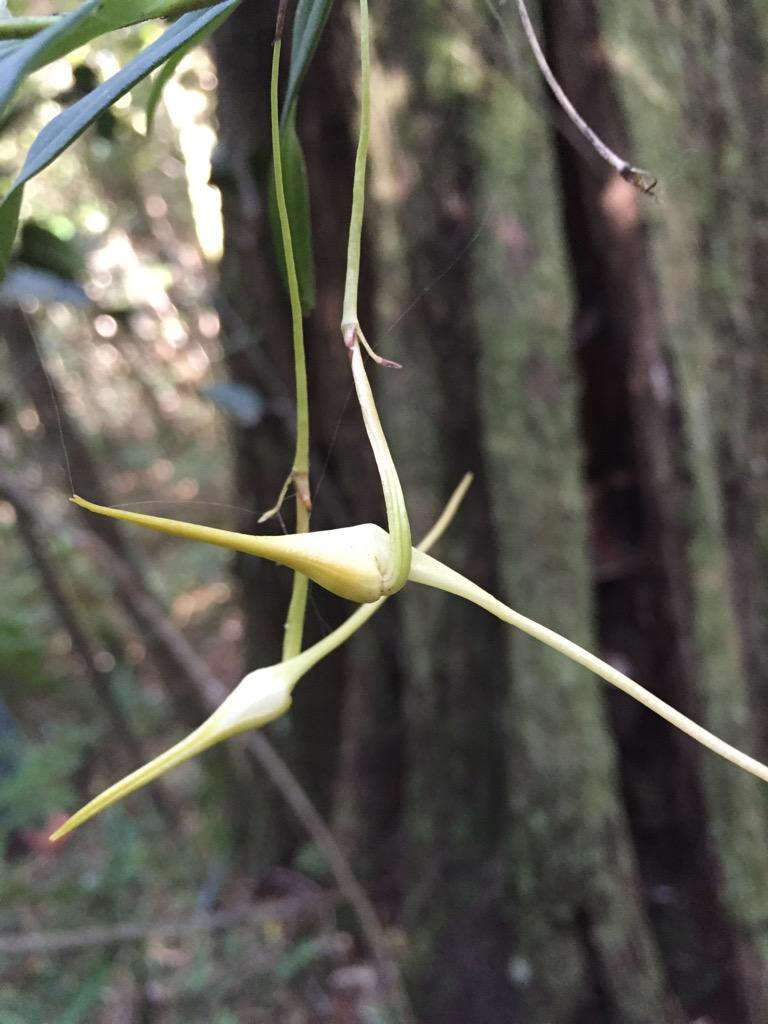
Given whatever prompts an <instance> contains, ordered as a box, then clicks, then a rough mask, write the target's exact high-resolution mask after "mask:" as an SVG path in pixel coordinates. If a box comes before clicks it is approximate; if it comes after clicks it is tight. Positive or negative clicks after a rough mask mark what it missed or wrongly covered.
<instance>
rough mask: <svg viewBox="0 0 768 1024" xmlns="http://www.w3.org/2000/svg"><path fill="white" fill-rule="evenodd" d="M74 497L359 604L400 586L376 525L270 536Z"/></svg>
mask: <svg viewBox="0 0 768 1024" xmlns="http://www.w3.org/2000/svg"><path fill="white" fill-rule="evenodd" d="M71 500H72V501H73V502H74V503H75V504H76V505H80V506H81V508H86V509H89V510H90V511H91V512H97V513H98V514H99V515H104V516H110V517H111V518H112V519H124V520H126V521H127V522H129V523H136V524H137V525H139V526H146V527H149V528H150V529H152V530H159V531H160V532H161V533H169V534H171V535H173V536H175V537H183V538H186V539H187V540H199V541H203V542H205V543H207V544H217V545H218V546H219V547H225V548H231V549H232V550H234V551H243V552H245V553H246V554H249V555H258V556H260V557H261V558H269V559H271V560H272V561H273V562H277V563H278V564H279V565H285V566H288V568H289V569H295V570H296V571H297V572H300V573H303V574H304V575H305V576H308V577H309V578H310V579H311V580H313V581H314V582H315V583H319V584H320V586H321V587H325V589H326V590H330V591H331V593H332V594H338V596H339V597H344V598H347V599H348V600H349V601H356V602H357V603H358V604H367V603H368V602H369V601H378V599H379V598H380V597H382V596H383V595H384V594H389V593H390V592H391V591H392V590H396V589H399V587H398V586H394V587H392V586H390V585H389V584H388V581H391V580H392V572H391V568H390V567H391V562H392V549H391V545H390V541H389V536H388V535H387V533H386V532H385V531H384V530H382V528H381V527H380V526H375V525H374V524H373V523H363V524H361V525H360V526H346V527H343V528H341V529H338V530H318V531H316V532H314V533H290V534H287V535H285V536H282V537H269V536H266V537H265V536H255V535H253V534H249V533H234V532H232V531H230V530H217V529H214V528H213V527H210V526H198V525H197V524H195V523H182V522H179V521H178V520H176V519H164V518H162V517H161V516H147V515H142V514H141V513H139V512H129V511H128V510H127V509H121V508H106V507H104V506H103V505H94V504H93V502H90V501H85V500H84V499H83V498H78V497H73V498H72V499H71Z"/></svg>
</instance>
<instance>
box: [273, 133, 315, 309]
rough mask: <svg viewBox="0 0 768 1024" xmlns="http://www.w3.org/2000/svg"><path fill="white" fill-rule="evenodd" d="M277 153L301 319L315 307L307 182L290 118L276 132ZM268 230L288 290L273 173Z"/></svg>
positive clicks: (301, 155)
mask: <svg viewBox="0 0 768 1024" xmlns="http://www.w3.org/2000/svg"><path fill="white" fill-rule="evenodd" d="M280 153H281V155H282V158H283V185H284V187H285V205H286V207H287V209H288V223H289V224H290V228H291V240H292V242H293V259H294V262H295V264H296V277H297V278H298V281H299V295H300V297H301V311H302V313H303V314H304V316H307V315H308V314H309V313H311V312H312V309H313V308H314V305H315V261H314V255H313V250H312V218H311V214H310V207H309V182H308V179H307V165H306V163H305V161H304V153H303V151H302V148H301V142H300V141H299V136H298V134H297V132H296V121H295V118H294V117H291V119H290V120H289V122H288V124H287V125H286V126H285V128H283V129H282V131H281V132H280ZM268 211H269V226H270V228H271V230H272V240H273V243H274V246H275V259H276V260H277V266H278V269H279V271H280V276H281V277H282V279H283V284H284V285H285V286H286V289H287V287H288V277H287V274H286V270H285V254H284V252H283V236H282V232H281V231H280V216H279V214H278V211H277V198H276V196H275V178H274V170H273V172H272V175H271V176H270V179H269V202H268Z"/></svg>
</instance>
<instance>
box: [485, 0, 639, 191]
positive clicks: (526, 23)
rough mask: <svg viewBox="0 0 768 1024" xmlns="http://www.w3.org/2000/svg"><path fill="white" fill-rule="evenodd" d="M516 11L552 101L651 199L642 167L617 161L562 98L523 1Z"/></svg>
mask: <svg viewBox="0 0 768 1024" xmlns="http://www.w3.org/2000/svg"><path fill="white" fill-rule="evenodd" d="M488 2H489V7H490V9H491V11H492V13H493V15H494V17H495V18H496V19H497V20H498V21H500V20H501V18H500V15H499V13H498V11H497V10H496V9H495V8H494V6H493V5H492V3H491V2H490V0H488ZM517 9H518V12H519V14H520V20H521V21H522V23H523V30H524V31H525V35H526V38H527V39H528V44H529V46H530V47H531V51H532V53H533V56H534V57H535V58H536V63H537V64H538V65H539V69H540V71H541V73H542V75H543V76H544V78H545V79H546V82H547V85H548V86H549V87H550V89H551V90H552V92H553V94H554V96H555V99H556V100H557V102H558V103H559V104H560V106H561V107H562V108H563V110H564V111H565V113H566V115H567V116H568V118H569V120H570V121H571V123H572V124H573V125H574V126H575V127H576V128H577V130H578V131H579V132H580V133H581V135H582V136H583V137H584V138H585V139H586V140H587V142H588V143H589V144H590V145H591V146H592V148H593V149H594V150H595V152H596V153H597V154H598V155H599V156H601V157H602V158H603V160H605V161H606V163H608V164H610V165H611V167H613V169H614V170H615V171H616V172H617V173H618V174H620V175H621V176H622V178H624V179H625V181H628V182H629V183H630V184H631V185H634V186H635V188H638V189H639V190H640V191H641V192H645V193H647V194H648V195H653V190H654V188H655V187H656V183H657V179H656V178H655V177H654V176H653V175H652V174H651V173H650V172H649V171H644V170H643V169H642V168H641V167H633V166H632V165H631V164H630V163H628V162H627V161H626V160H624V159H623V158H622V157H620V156H619V155H618V153H614V151H613V150H612V149H611V148H610V147H609V146H607V145H606V144H605V143H604V142H603V140H602V139H601V138H600V136H599V135H598V134H597V132H595V131H594V130H593V129H592V128H590V126H589V125H588V124H587V122H586V121H585V120H584V118H583V117H582V116H581V114H580V113H579V112H578V110H577V109H576V108H575V107H574V105H573V104H572V103H571V101H570V100H569V99H568V97H567V95H566V94H565V90H564V89H563V87H562V86H561V85H560V83H559V82H558V80H557V79H556V78H555V75H554V72H553V71H552V68H551V67H550V66H549V63H548V61H547V58H546V57H545V56H544V51H543V50H542V48H541V44H540V43H539V40H538V39H537V37H536V32H535V30H534V28H533V24H532V22H531V18H530V15H529V14H528V9H527V7H526V6H525V0H517Z"/></svg>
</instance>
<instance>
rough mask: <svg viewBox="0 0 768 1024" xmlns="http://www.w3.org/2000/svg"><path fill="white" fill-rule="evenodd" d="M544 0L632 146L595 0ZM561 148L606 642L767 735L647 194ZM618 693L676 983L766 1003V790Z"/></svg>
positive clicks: (594, 99)
mask: <svg viewBox="0 0 768 1024" xmlns="http://www.w3.org/2000/svg"><path fill="white" fill-rule="evenodd" d="M543 12H544V25H545V34H546V38H547V43H548V48H549V51H550V53H551V57H552V62H553V65H554V68H555V72H556V74H557V75H558V76H559V78H560V80H561V83H562V84H563V86H564V87H565V90H566V92H567V93H568V95H569V96H570V97H571V99H572V100H573V102H574V103H575V105H576V107H577V109H579V110H580V111H581V113H582V114H583V115H584V116H585V117H586V119H587V120H588V121H589V123H590V124H591V125H592V126H593V127H594V128H595V129H596V131H597V132H598V133H599V134H600V135H602V136H603V137H605V138H606V139H607V141H608V143H609V145H611V146H613V147H614V148H616V149H617V150H618V151H620V152H622V153H626V152H628V151H629V148H630V142H629V138H628V131H627V127H626V123H625V119H624V115H623V111H622V109H621V107H620V105H619V102H618V99H617V96H616V93H615V89H614V86H613V82H612V78H611V73H610V69H609V67H608V64H607V61H606V59H605V55H604V52H603V49H602V46H601V40H600V36H599V29H598V22H597V11H596V8H595V5H594V4H593V3H591V2H582V0H579V2H576V0H548V2H547V3H546V4H544V7H543ZM557 153H558V162H559V168H560V179H561V183H562V192H563V197H564V200H563V216H564V223H565V231H566V237H567V240H568V245H569V248H570V252H571V261H572V273H573V279H574V285H575V289H576V298H577V311H576V316H575V320H574V328H573V334H574V344H575V345H576V346H577V357H578V362H579V370H580V377H581V388H582V399H581V422H582V432H583V437H584V443H585V448H586V458H587V466H586V468H587V475H588V480H589V485H590V491H591V503H590V507H591V522H590V531H591V534H592V538H593V545H594V553H593V557H594V576H593V578H594V586H595V594H596V601H597V614H598V627H599V633H600V641H601V646H602V647H603V650H604V651H605V652H606V653H607V654H608V655H609V657H611V658H613V659H616V658H620V659H621V660H623V661H624V662H625V663H626V664H627V665H628V666H629V669H630V674H632V675H634V676H636V677H637V678H640V679H645V680H647V681H648V682H649V683H650V684H651V685H652V686H653V687H654V689H656V690H657V691H658V692H660V693H661V694H662V695H663V696H664V697H665V699H668V700H669V701H670V702H671V703H673V704H675V705H676V706H678V707H680V708H681V709H682V710H684V711H687V712H688V713H690V714H691V715H692V716H693V717H694V718H698V719H699V720H701V721H703V722H704V724H706V725H707V726H708V727H709V728H711V729H713V731H715V732H717V733H718V734H720V735H723V736H725V737H726V738H728V739H730V740H731V742H734V743H736V744H737V745H740V746H743V747H745V748H747V749H754V746H755V744H754V741H753V739H752V734H751V729H750V726H749V722H748V715H747V706H746V691H745V685H744V678H743V675H742V674H741V670H740V664H739V655H738V650H737V648H736V645H735V642H734V630H733V608H732V603H731V596H730V595H729V593H728V591H727V586H726V585H725V584H726V580H727V575H726V572H727V552H726V551H724V550H723V539H724V538H723V536H722V532H721V523H722V518H723V511H722V510H721V508H720V506H719V502H718V499H717V495H716V493H713V491H712V486H711V484H712V478H713V467H712V465H711V464H710V463H709V462H708V458H707V453H706V451H705V450H704V451H702V449H701V445H699V444H697V443H696V442H695V441H694V442H693V443H692V441H691V438H690V431H691V429H692V428H691V424H692V423H694V424H695V423H697V420H696V419H694V418H693V413H692V412H691V406H690V404H689V401H690V397H689V394H686V393H684V392H683V390H682V385H681V379H686V380H689V379H690V365H688V366H684V367H683V368H682V369H681V368H680V366H679V364H678V362H677V360H676V359H675V357H674V355H673V353H672V352H671V351H670V348H669V344H668V340H667V336H666V330H665V323H664V319H663V313H662V310H661V297H660V293H659V289H658V287H657V284H656V278H655V268H654V266H653V263H652V258H651V254H650V250H649V245H648V238H647V232H646V229H645V226H644V224H643V220H642V211H641V210H640V209H639V208H638V202H639V201H640V199H639V197H638V194H637V193H636V192H634V191H632V189H631V187H630V186H628V185H627V184H626V183H625V182H623V181H622V180H621V179H618V178H616V177H615V175H613V174H612V172H609V171H608V170H604V169H602V168H598V167H596V166H594V167H593V166H590V163H589V162H588V161H586V160H584V159H583V157H582V156H580V155H579V154H578V153H576V152H574V150H573V149H572V148H571V146H570V145H569V144H568V143H566V142H564V141H563V140H562V139H560V140H558V142H557ZM611 706H612V710H613V718H614V723H615V725H616V728H617V732H618V736H619V740H620V747H621V768H622V780H623V785H624V790H625V795H626V799H627V803H628V807H629V808H630V812H631V816H632V823H633V830H634V834H635V840H636V847H637V851H638V856H639V858H640V865H641V870H642V872H643V875H644V878H645V881H646V885H647V886H648V888H649V890H650V891H652V892H654V891H656V892H659V891H663V892H670V893H671V894H672V899H671V900H669V901H667V905H666V906H665V907H662V906H660V905H658V904H657V905H656V906H655V908H653V910H654V918H655V921H656V923H657V926H658V927H659V929H660V931H659V934H660V937H661V939H662V943H663V946H664V949H665V955H666V960H667V963H668V964H669V967H670V970H671V972H672V976H673V980H674V982H675V987H676V989H677V990H678V992H679V993H680V994H681V996H682V998H683V1000H684V1003H685V1005H686V1009H689V1010H690V1012H691V1013H692V1014H700V1013H702V1012H706V1013H709V1014H711V1015H713V1016H714V1018H715V1019H716V1020H718V1021H721V1020H722V1021H723V1022H728V1021H733V1022H734V1024H735V1022H736V1021H746V1020H750V1021H755V1022H756V1021H759V1020H764V1019H766V1017H767V1016H768V1003H766V990H765V982H764V976H765V963H764V960H763V955H762V953H761V945H762V941H761V939H760V934H759V926H758V925H757V922H758V920H761V921H764V920H765V906H764V898H763V896H762V895H761V891H762V889H764V885H763V884H762V881H761V880H762V879H764V878H765V877H766V875H765V872H766V868H767V867H768V865H767V864H766V862H765V855H764V852H763V851H764V848H765V842H764V832H765V823H764V821H763V819H762V816H761V814H760V810H759V807H760V804H759V800H760V795H759V789H758V787H757V786H756V785H755V784H754V780H751V779H749V778H747V777H746V776H744V775H743V774H741V773H738V772H734V771H733V770H732V769H731V768H730V767H729V766H726V765H724V764H722V763H720V762H716V761H714V760H713V759H712V758H711V757H710V756H709V755H708V754H706V753H704V752H702V751H701V750H700V749H696V748H694V747H693V746H692V745H691V744H690V743H689V742H688V741H687V740H685V739H683V738H681V737H679V736H678V735H676V734H675V733H673V732H672V731H671V730H669V729H668V728H667V727H666V726H663V725H661V723H659V722H657V721H654V720H652V719H651V718H650V717H649V716H647V715H646V714H645V713H644V712H642V711H640V710H639V709H635V708H628V707H627V706H626V701H624V700H623V699H622V698H619V697H616V698H615V699H613V700H612V701H611ZM649 750H650V751H652V757H651V758H649V756H648V751H649ZM683 851H685V852H684V853H683ZM660 887H663V888H661V889H660ZM756 928H757V929H758V930H757V931H756ZM683 954H685V955H683Z"/></svg>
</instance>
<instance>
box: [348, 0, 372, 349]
mask: <svg viewBox="0 0 768 1024" xmlns="http://www.w3.org/2000/svg"><path fill="white" fill-rule="evenodd" d="M370 135H371V27H370V19H369V16H368V0H360V134H359V137H358V140H357V153H356V154H355V176H354V179H353V182H352V211H351V213H350V216H349V241H348V243H347V276H346V280H345V282H344V305H343V308H342V314H341V329H342V331H344V329H345V327H349V326H351V325H355V326H356V325H357V324H358V323H359V318H358V315H357V295H358V289H359V283H360V245H361V240H362V236H363V213H364V212H365V171H366V165H367V163H368V143H369V141H370ZM345 340H346V338H345Z"/></svg>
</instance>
